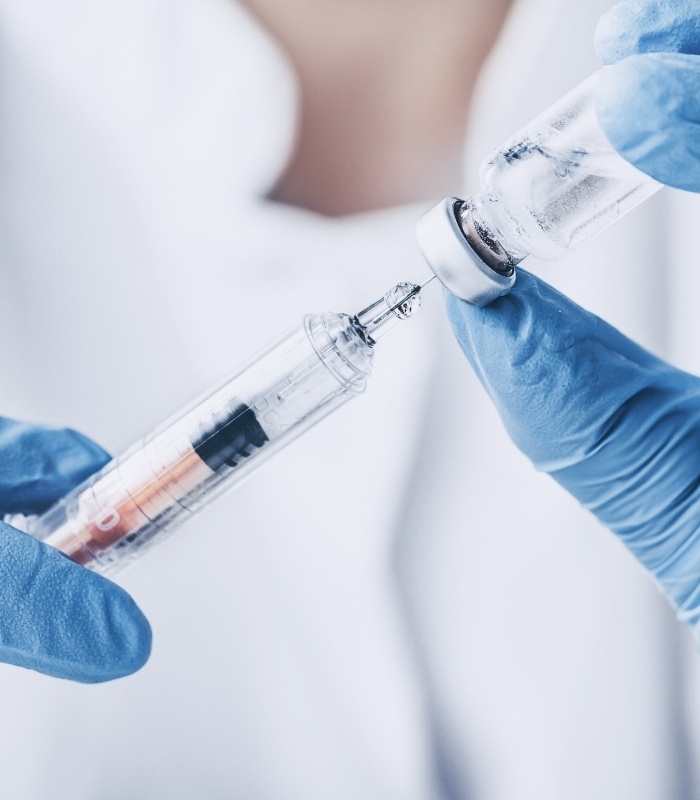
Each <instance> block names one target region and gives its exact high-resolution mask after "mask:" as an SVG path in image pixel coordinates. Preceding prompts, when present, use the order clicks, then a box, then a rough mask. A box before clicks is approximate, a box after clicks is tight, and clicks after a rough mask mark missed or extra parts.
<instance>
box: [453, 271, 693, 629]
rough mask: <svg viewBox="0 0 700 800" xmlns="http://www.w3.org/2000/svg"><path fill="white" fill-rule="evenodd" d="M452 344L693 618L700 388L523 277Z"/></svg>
mask: <svg viewBox="0 0 700 800" xmlns="http://www.w3.org/2000/svg"><path fill="white" fill-rule="evenodd" d="M447 307H448V312H449V315H450V320H451V322H452V325H453V328H454V330H455V333H456V335H457V339H458V341H459V343H460V345H461V347H462V349H463V351H464V353H465V354H466V356H467V358H468V359H469V360H470V362H471V363H472V364H473V365H474V367H475V369H476V371H477V374H478V375H479V377H480V379H481V381H482V383H483V384H484V386H485V387H486V388H487V390H488V392H489V394H490V396H491V398H492V399H493V401H494V403H495V404H496V406H497V408H498V411H499V413H500V415H501V417H502V419H503V421H504V422H505V424H506V427H507V428H508V431H509V433H510V435H511V437H512V438H513V440H514V441H515V443H516V444H517V445H518V446H519V447H520V449H521V450H522V451H523V452H524V453H525V454H526V455H527V456H528V457H529V458H530V459H531V460H532V461H533V463H534V464H535V466H536V467H537V468H538V469H540V470H543V471H545V472H548V473H550V474H551V475H552V477H554V478H555V479H556V480H557V481H558V482H559V483H561V484H562V485H563V486H564V487H565V488H566V489H567V490H568V491H569V492H570V493H571V494H572V495H574V496H575V497H576V498H578V499H579V501H580V502H581V503H582V504H583V505H584V506H585V507H586V508H588V509H589V510H591V511H592V512H593V513H594V514H595V515H596V516H597V517H598V518H599V519H600V521H601V522H602V523H603V524H604V525H605V526H606V527H608V528H610V529H611V530H613V531H614V532H615V533H617V534H618V536H620V538H621V539H622V540H623V541H624V542H625V543H626V544H627V546H628V547H629V548H630V549H631V550H632V552H633V553H634V554H635V555H636V556H637V558H638V559H639V560H640V561H641V562H642V563H643V564H644V565H645V566H646V567H647V568H648V569H649V570H650V571H651V572H652V574H654V575H655V576H656V577H657V579H658V580H659V582H660V583H661V584H662V586H663V588H664V590H665V591H666V593H667V594H668V595H669V596H670V597H671V599H672V600H673V602H674V603H675V604H676V606H677V607H678V608H679V609H680V610H681V616H683V615H685V618H687V619H688V620H691V619H692V621H696V618H697V617H698V615H700V602H699V601H698V600H699V597H700V588H699V587H700V544H699V543H698V542H697V541H696V540H697V537H698V532H699V528H698V524H697V523H698V518H699V517H700V478H699V475H700V470H698V467H697V453H698V452H700V413H699V410H700V381H698V379H697V378H695V377H694V376H692V375H688V374H687V373H684V372H681V371H680V370H677V369H675V368H673V367H671V366H669V365H667V364H665V363H664V362H662V361H661V360H660V359H658V358H656V357H655V356H653V355H651V354H649V353H648V352H647V351H645V350H644V349H643V348H641V347H639V346H638V345H636V344H634V343H633V342H631V341H630V340H629V339H627V338H626V337H624V336H623V335H622V334H620V333H619V332H618V331H616V330H615V329H614V328H612V327H611V326H610V325H607V324H606V323H605V322H603V321H602V320H600V319H599V318H597V317H595V316H594V315H592V314H589V313H588V312H586V311H584V310H583V309H582V308H580V307H579V306H577V305H576V304H575V303H572V302H571V301H570V300H568V299H567V298H565V297H564V296H562V295H561V294H559V293H558V292H556V291H555V290H554V289H552V288H551V287H550V286H548V285H547V284H545V283H544V282H542V281H539V280H537V279H536V278H534V277H533V276H531V275H528V274H527V273H525V272H520V273H519V276H518V283H517V284H516V286H515V288H514V290H513V291H512V292H511V294H510V295H508V296H506V297H503V298H501V299H499V300H497V301H496V302H495V303H493V304H492V305H491V306H489V307H488V308H485V309H477V308H474V307H473V306H470V305H468V304H466V303H462V302H461V301H459V300H456V299H455V298H453V297H448V298H447Z"/></svg>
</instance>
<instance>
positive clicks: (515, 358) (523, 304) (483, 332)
mask: <svg viewBox="0 0 700 800" xmlns="http://www.w3.org/2000/svg"><path fill="white" fill-rule="evenodd" d="M554 295H557V296H558V297H561V296H560V295H558V293H557V292H555V290H554V289H552V287H550V286H548V285H547V284H546V283H544V282H543V281H540V280H538V279H537V278H535V277H534V276H533V275H530V274H529V273H528V272H525V271H524V270H520V271H519V272H518V280H517V283H516V284H515V287H514V289H513V290H512V291H511V292H510V293H509V294H507V295H505V296H504V297H500V298H499V299H498V300H496V301H495V302H493V303H491V304H490V305H488V306H487V307H485V308H477V307H476V306H472V305H470V304H469V303H465V302H463V301H461V300H458V299H457V298H456V297H454V296H453V295H451V294H449V293H448V292H446V304H447V312H448V316H449V318H450V322H451V323H452V327H453V329H454V331H455V334H456V336H457V340H458V341H459V343H460V345H461V347H462V349H463V350H464V352H465V355H466V356H467V358H469V359H470V361H472V363H473V364H474V365H475V366H478V364H481V363H484V362H488V363H489V364H490V365H491V366H495V365H497V364H500V365H502V366H503V367H504V368H506V367H507V368H511V367H514V366H516V365H522V364H523V362H525V361H527V360H528V358H529V357H530V356H531V355H532V352H533V350H534V349H537V348H539V347H540V346H541V345H542V331H543V330H547V328H548V327H549V328H551V327H552V326H553V325H554V326H555V327H556V328H559V327H560V325H559V321H560V315H561V313H562V312H561V308H560V307H559V305H558V304H553V303H552V297H553V296H554ZM561 299H563V298H561ZM535 321H536V322H535Z"/></svg>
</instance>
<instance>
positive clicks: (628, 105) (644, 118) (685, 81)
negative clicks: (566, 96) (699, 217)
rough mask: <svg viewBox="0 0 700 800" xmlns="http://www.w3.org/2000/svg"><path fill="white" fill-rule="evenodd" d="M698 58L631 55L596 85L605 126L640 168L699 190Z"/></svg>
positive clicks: (670, 182)
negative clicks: (696, 86) (696, 90)
mask: <svg viewBox="0 0 700 800" xmlns="http://www.w3.org/2000/svg"><path fill="white" fill-rule="evenodd" d="M696 61H697V59H696V57H693V56H686V55H680V54H677V53H654V54H649V55H638V56H631V57H630V58H627V59H625V60H624V61H621V62H620V63H618V64H615V65H614V66H612V67H609V68H608V69H607V70H605V71H604V72H603V74H602V75H601V77H600V80H599V82H598V84H597V86H596V93H595V104H596V111H597V114H598V119H599V121H600V125H601V127H602V128H603V131H604V132H605V135H606V136H607V138H608V139H609V141H610V143H611V144H612V146H613V147H614V148H615V149H616V150H617V151H618V152H619V153H620V154H621V155H622V156H623V158H625V159H626V160H627V161H629V162H630V163H631V164H633V165H634V166H635V167H636V168H637V169H639V170H640V171H641V172H644V173H645V174H647V175H649V176H650V177H652V178H654V179H655V180H657V181H659V182H661V183H664V184H666V185H668V186H674V187H676V188H679V189H687V190H689V191H698V190H700V148H699V147H698V144H697V142H698V135H699V133H700V102H699V101H698V99H697V97H696V92H695V91H694V89H693V87H694V86H695V85H696V84H697V81H698V79H700V65H698V64H697V63H696Z"/></svg>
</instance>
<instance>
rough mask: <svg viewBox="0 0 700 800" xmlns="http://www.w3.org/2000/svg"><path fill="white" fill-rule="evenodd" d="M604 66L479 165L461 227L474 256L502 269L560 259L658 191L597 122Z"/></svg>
mask: <svg viewBox="0 0 700 800" xmlns="http://www.w3.org/2000/svg"><path fill="white" fill-rule="evenodd" d="M602 72H603V70H599V71H598V72H597V73H595V74H594V75H592V76H591V77H590V78H589V79H588V80H586V81H584V82H583V83H582V84H580V85H579V86H577V87H576V88H575V89H574V90H573V91H572V92H570V93H569V94H567V95H566V96H565V97H563V98H562V99H561V100H560V101H559V102H557V103H556V104H555V105H553V106H552V107H551V108H549V109H548V110H547V111H545V112H544V113H543V114H541V115H540V116H539V117H537V118H536V119H535V120H533V121H532V122H531V123H530V124H529V125H526V126H525V127H524V128H523V129H521V130H520V131H518V132H517V133H516V134H514V135H513V136H511V137H510V138H509V139H508V140H506V142H504V143H503V144H502V145H501V146H500V147H499V148H497V149H496V150H495V151H494V152H493V153H492V154H491V155H490V156H488V157H487V158H486V159H485V160H484V162H483V163H482V166H481V189H480V191H479V192H478V193H477V194H476V195H475V196H474V197H472V198H471V199H470V200H468V201H467V203H466V204H465V205H464V207H463V212H462V227H463V230H464V231H465V233H466V235H467V237H468V238H469V240H470V243H472V246H475V249H476V250H478V254H479V255H480V256H481V258H482V259H483V260H484V261H486V263H487V264H489V266H491V267H492V268H494V269H496V270H498V271H501V272H503V271H504V270H506V269H507V268H508V266H510V267H513V266H515V265H516V264H518V263H519V262H520V261H522V260H523V259H524V258H525V257H526V256H535V257H537V258H541V259H544V260H551V259H558V258H561V257H563V256H565V255H567V254H568V253H569V252H571V251H572V250H574V249H575V248H577V247H578V246H579V245H581V244H583V243H584V242H586V241H587V240H588V239H590V238H591V237H592V236H594V235H596V234H597V233H599V232H601V231H602V230H604V229H605V228H607V227H608V226H609V225H611V224H612V223H613V222H615V221H616V220H618V219H620V218H621V217H622V216H624V215H625V214H627V213H628V212H629V211H631V210H632V209H633V208H635V207H636V206H638V205H639V204H640V203H642V202H643V201H644V200H646V199H647V198H648V197H650V196H651V195H652V194H654V193H655V192H656V191H658V189H660V188H661V184H659V183H656V182H655V181H654V180H652V179H651V178H650V177H649V176H647V175H645V174H644V173H643V172H640V171H639V170H638V169H636V168H635V167H634V166H633V165H632V164H630V163H629V162H628V161H626V160H625V159H624V158H623V157H622V156H621V155H620V154H619V153H618V152H617V151H616V150H615V149H614V148H613V146H612V145H611V144H610V142H609V141H608V139H607V137H606V135H605V133H604V131H603V129H602V128H601V126H600V123H599V121H598V117H597V113H596V109H595V87H596V84H597V82H598V80H599V79H600V76H601V74H602Z"/></svg>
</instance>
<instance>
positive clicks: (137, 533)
mask: <svg viewBox="0 0 700 800" xmlns="http://www.w3.org/2000/svg"><path fill="white" fill-rule="evenodd" d="M372 345H373V341H372V340H371V339H369V340H368V338H367V336H366V331H365V330H364V329H363V328H362V326H361V325H359V324H358V322H357V320H355V319H351V318H350V317H349V316H346V315H342V314H326V315H323V316H308V317H307V318H306V319H305V320H304V323H303V325H302V326H301V327H299V328H298V329H296V330H295V331H293V332H292V333H291V334H290V335H288V336H286V337H285V338H283V339H282V340H281V341H280V342H278V343H277V344H276V345H274V346H273V347H272V348H271V349H269V351H267V352H266V353H264V354H263V356H262V357H261V358H258V359H257V360H255V361H254V362H252V363H251V365H250V366H248V367H247V368H246V369H244V370H243V371H241V372H240V373H239V374H237V375H236V376H234V377H233V378H232V379H230V380H228V381H226V382H225V383H224V384H223V385H221V386H220V387H218V388H217V389H215V390H214V391H213V392H212V393H210V394H209V395H208V396H207V397H206V398H205V399H203V400H201V401H199V402H197V403H195V405H194V406H192V407H191V408H190V409H189V410H187V411H185V412H184V413H182V414H180V415H178V416H177V417H176V418H174V419H172V420H171V421H169V422H168V423H166V424H164V425H163V426H161V427H160V428H158V429H157V430H156V431H154V432H153V433H152V434H151V435H149V436H147V437H146V438H145V439H143V440H142V441H140V442H138V443H137V444H135V445H134V446H133V447H132V448H131V449H129V450H128V451H127V452H126V453H125V454H124V455H122V456H121V457H119V458H117V459H115V460H114V461H112V462H110V463H109V464H107V466H105V467H104V469H103V470H101V471H100V472H99V473H97V474H96V475H94V476H93V477H91V478H90V479H88V480H87V481H86V482H85V483H83V484H82V485H81V486H79V487H78V488H77V489H75V490H74V491H73V492H72V493H70V494H69V495H67V496H66V497H64V498H63V499H62V500H60V501H59V502H58V503H57V504H56V505H55V506H53V507H52V508H51V509H49V510H48V511H47V512H46V513H45V514H44V515H42V516H41V517H39V518H38V519H36V520H34V521H33V522H32V523H31V524H30V526H29V532H30V533H32V534H33V535H34V536H36V537H37V538H40V539H42V540H43V541H45V542H46V543H47V544H51V545H54V546H55V547H57V548H58V549H60V550H62V551H63V552H64V553H66V554H67V555H68V556H70V557H71V558H72V559H73V560H75V561H77V562H78V563H80V564H83V565H84V566H87V567H90V568H91V569H95V570H98V571H100V572H110V573H114V572H115V571H117V570H118V569H121V568H123V567H124V566H126V565H127V564H128V563H130V562H131V561H132V560H134V559H135V558H137V557H138V556H140V554H141V553H142V552H143V550H144V549H145V548H148V547H149V546H150V545H152V544H153V543H154V542H155V541H158V540H161V539H162V538H164V534H165V533H168V532H170V531H172V530H174V529H175V528H176V527H177V526H179V525H180V524H181V523H182V522H184V521H185V520H186V519H187V518H188V517H190V516H191V515H192V514H193V513H195V512H196V511H197V510H198V509H199V508H200V507H201V506H202V505H203V503H204V502H205V500H206V502H209V501H210V500H211V499H212V498H213V497H214V496H216V495H217V494H218V493H220V492H222V491H224V490H227V489H229V488H231V487H232V486H234V485H235V484H237V483H239V482H240V481H241V480H242V479H243V478H244V477H246V476H247V475H248V474H249V473H250V472H251V471H252V470H253V469H254V468H255V467H257V466H258V465H259V464H260V463H261V462H262V461H264V460H265V459H267V458H269V457H270V456H271V455H272V454H273V453H275V452H276V451H277V450H279V449H280V448H281V447H283V446H285V445H286V444H288V443H289V442H290V441H291V440H292V439H294V438H296V437H297V436H299V434H301V433H302V432H303V431H305V430H306V429H307V428H309V427H310V426H312V425H313V424H315V423H316V422H317V421H318V420H320V419H321V418H323V417H325V416H326V415H327V414H329V413H330V412H331V411H333V410H334V409H335V408H337V407H338V406H339V405H341V404H342V403H344V402H345V401H346V400H348V399H349V398H350V397H352V396H353V395H355V394H356V393H358V392H361V391H363V390H364V388H365V386H366V381H367V378H368V376H369V374H370V371H371V368H372V360H373V348H372Z"/></svg>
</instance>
